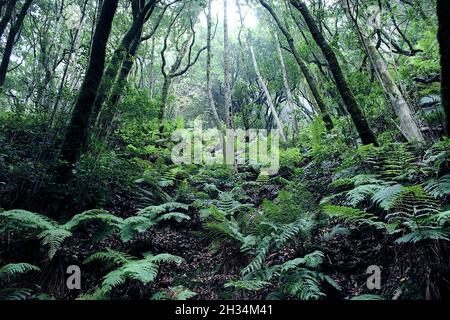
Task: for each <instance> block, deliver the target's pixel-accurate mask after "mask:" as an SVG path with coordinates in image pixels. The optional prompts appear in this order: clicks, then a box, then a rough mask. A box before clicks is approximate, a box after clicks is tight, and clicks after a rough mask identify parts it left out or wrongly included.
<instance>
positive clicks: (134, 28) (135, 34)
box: [94, 0, 159, 119]
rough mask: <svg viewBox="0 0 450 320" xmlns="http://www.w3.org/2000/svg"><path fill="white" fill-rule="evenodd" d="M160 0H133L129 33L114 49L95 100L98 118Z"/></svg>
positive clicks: (96, 116)
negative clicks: (135, 43) (134, 43)
mask: <svg viewBox="0 0 450 320" xmlns="http://www.w3.org/2000/svg"><path fill="white" fill-rule="evenodd" d="M158 1H159V0H149V1H148V2H145V1H141V0H132V2H131V4H132V14H133V22H132V24H131V26H130V28H129V29H128V31H127V33H126V34H125V35H124V36H123V38H122V40H121V42H120V44H119V46H118V47H117V48H116V50H115V51H114V53H113V55H112V57H111V60H110V62H109V64H108V67H107V68H106V70H105V74H104V77H103V79H102V83H101V84H100V89H99V92H98V96H97V98H96V100H95V107H94V118H95V119H98V115H99V113H100V110H101V108H102V106H103V103H104V102H105V100H106V99H107V98H108V96H109V93H110V92H111V89H112V88H113V85H114V82H115V81H116V79H117V76H118V74H119V71H120V69H121V67H122V64H123V63H124V61H125V59H126V58H127V56H128V55H129V53H130V50H131V47H132V45H133V41H134V40H135V39H140V38H141V35H142V28H143V26H144V24H145V22H146V21H147V20H148V19H149V18H150V16H151V14H152V13H153V10H154V9H155V5H156V3H157V2H158ZM138 45H139V44H138Z"/></svg>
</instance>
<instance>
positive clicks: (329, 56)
mask: <svg viewBox="0 0 450 320" xmlns="http://www.w3.org/2000/svg"><path fill="white" fill-rule="evenodd" d="M290 2H291V3H292V5H293V6H294V7H295V8H297V10H298V11H300V13H301V14H302V16H303V18H304V19H305V22H306V24H307V26H308V29H309V31H310V32H311V35H312V36H313V38H314V40H315V42H316V43H317V45H318V46H319V48H320V49H321V50H322V52H323V55H324V56H325V59H326V60H327V61H328V65H329V67H330V70H331V73H332V74H333V77H334V80H335V81H336V86H337V89H338V91H339V93H340V95H341V97H342V100H343V101H344V104H345V105H346V107H347V110H348V112H349V114H350V116H351V118H352V120H353V123H354V124H355V127H356V130H357V131H358V133H359V136H360V138H361V140H362V143H363V144H373V145H375V146H378V142H377V140H376V138H375V135H374V133H373V132H372V129H371V128H370V126H369V123H368V122H367V119H366V118H365V117H364V115H363V114H362V111H361V109H360V108H359V105H358V103H357V102H356V99H355V97H354V96H353V93H352V92H351V90H350V88H349V86H348V84H347V81H346V80H345V77H344V74H343V72H342V69H341V66H340V64H339V62H338V60H337V58H336V55H335V53H334V52H333V50H332V49H331V47H330V45H329V44H328V42H327V41H326V40H325V38H324V36H323V35H322V33H320V31H319V29H318V27H317V25H316V23H315V21H314V19H313V17H312V16H311V13H310V12H309V10H308V8H307V7H306V5H305V4H304V3H303V2H302V1H299V0H290Z"/></svg>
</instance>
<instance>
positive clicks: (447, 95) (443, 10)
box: [437, 0, 450, 137]
mask: <svg viewBox="0 0 450 320" xmlns="http://www.w3.org/2000/svg"><path fill="white" fill-rule="evenodd" d="M437 16H438V20H439V29H438V39H439V44H440V52H441V96H442V106H443V108H444V113H445V118H446V122H445V125H446V129H447V137H450V2H449V1H448V0H438V1H437Z"/></svg>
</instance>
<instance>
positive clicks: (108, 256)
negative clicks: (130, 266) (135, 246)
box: [83, 249, 136, 264]
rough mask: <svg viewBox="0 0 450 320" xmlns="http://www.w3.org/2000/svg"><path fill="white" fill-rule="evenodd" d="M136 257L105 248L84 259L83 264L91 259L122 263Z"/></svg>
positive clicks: (91, 260)
mask: <svg viewBox="0 0 450 320" xmlns="http://www.w3.org/2000/svg"><path fill="white" fill-rule="evenodd" d="M135 259H136V258H135V257H133V256H131V255H129V254H128V253H125V252H120V251H115V250H112V249H107V250H106V251H103V252H96V253H93V254H91V255H90V256H89V257H87V258H86V259H84V261H83V264H86V263H91V262H93V261H100V262H104V263H114V264H124V263H127V262H128V261H131V260H135Z"/></svg>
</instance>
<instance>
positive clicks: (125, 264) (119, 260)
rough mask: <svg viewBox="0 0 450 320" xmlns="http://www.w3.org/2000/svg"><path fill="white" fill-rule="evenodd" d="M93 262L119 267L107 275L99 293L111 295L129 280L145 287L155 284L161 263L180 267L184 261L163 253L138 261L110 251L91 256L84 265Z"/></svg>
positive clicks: (148, 255) (147, 256) (149, 255)
mask: <svg viewBox="0 0 450 320" xmlns="http://www.w3.org/2000/svg"><path fill="white" fill-rule="evenodd" d="M93 261H100V262H102V263H107V265H108V266H109V265H110V264H114V265H118V268H117V269H114V270H112V271H110V272H109V273H107V274H106V275H105V276H104V278H103V282H102V284H101V286H100V287H99V289H98V290H99V291H97V293H98V292H101V294H103V295H108V294H110V292H111V290H112V289H114V288H115V287H118V286H121V285H124V284H125V282H126V281H127V280H133V281H138V282H140V283H142V284H143V285H146V284H148V283H150V282H153V281H154V280H155V279H156V276H157V275H158V269H159V264H160V263H175V264H177V265H180V264H181V263H182V262H183V259H182V258H181V257H179V256H174V255H171V254H167V253H163V254H158V255H152V254H150V253H146V254H144V258H142V259H137V258H136V257H133V256H130V255H128V254H126V253H122V252H118V251H114V250H111V249H108V250H107V251H105V252H98V253H94V254H92V255H90V256H89V257H87V258H86V259H85V260H84V263H91V262H93Z"/></svg>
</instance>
